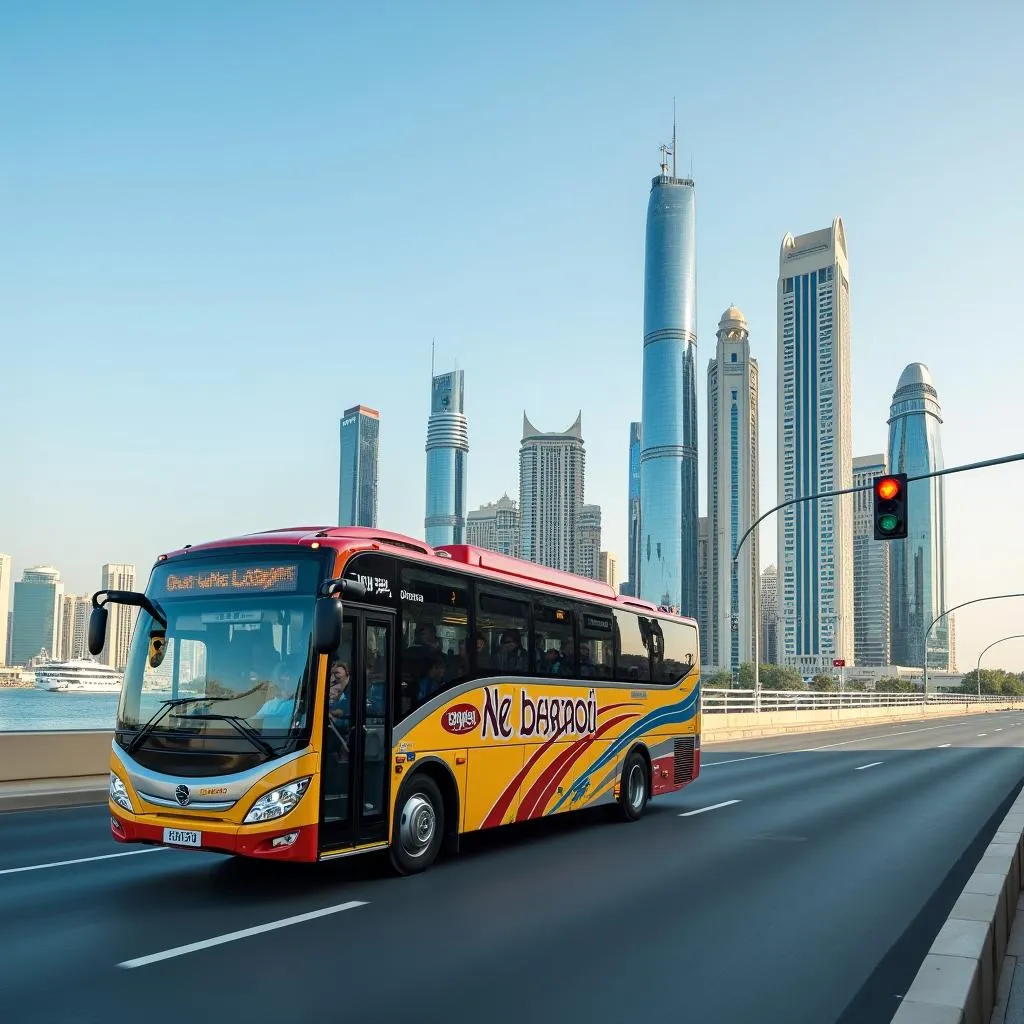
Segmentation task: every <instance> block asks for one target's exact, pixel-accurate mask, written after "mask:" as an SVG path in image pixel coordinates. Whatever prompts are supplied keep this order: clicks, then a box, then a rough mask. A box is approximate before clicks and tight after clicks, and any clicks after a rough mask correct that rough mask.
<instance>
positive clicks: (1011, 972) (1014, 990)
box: [989, 895, 1024, 1024]
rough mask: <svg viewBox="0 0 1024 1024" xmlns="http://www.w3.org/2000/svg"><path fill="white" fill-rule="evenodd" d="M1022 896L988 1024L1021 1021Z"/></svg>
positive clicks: (1023, 1002) (1023, 999) (1023, 1015)
mask: <svg viewBox="0 0 1024 1024" xmlns="http://www.w3.org/2000/svg"><path fill="white" fill-rule="evenodd" d="M1022 910H1024V895H1022V896H1021V897H1020V898H1019V899H1018V900H1017V912H1016V914H1015V915H1014V919H1013V927H1012V928H1011V929H1010V939H1009V941H1008V942H1007V943H1006V956H1004V957H1003V965H1002V968H1001V969H1000V972H999V984H998V987H997V988H996V1004H995V1006H994V1007H993V1008H992V1017H991V1018H990V1022H989V1024H1024V914H1022V913H1021V911H1022Z"/></svg>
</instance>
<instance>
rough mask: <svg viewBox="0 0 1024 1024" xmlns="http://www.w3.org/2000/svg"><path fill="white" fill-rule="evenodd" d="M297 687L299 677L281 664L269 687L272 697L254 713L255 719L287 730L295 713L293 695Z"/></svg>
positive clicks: (288, 667) (292, 670)
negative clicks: (260, 719)
mask: <svg viewBox="0 0 1024 1024" xmlns="http://www.w3.org/2000/svg"><path fill="white" fill-rule="evenodd" d="M298 686H299V675H298V673H297V672H295V671H294V669H292V668H291V667H290V666H288V665H285V664H284V663H283V662H282V663H281V664H279V665H278V666H277V668H276V669H275V670H274V680H273V685H272V687H271V693H272V694H273V696H272V697H271V698H270V700H268V701H267V702H266V703H265V704H264V705H263V707H261V708H260V709H259V711H257V712H256V714H255V716H254V717H255V718H262V719H263V722H264V725H270V726H271V727H272V728H277V729H287V728H288V726H289V724H290V723H291V719H292V715H293V714H294V711H295V694H296V691H297V690H298Z"/></svg>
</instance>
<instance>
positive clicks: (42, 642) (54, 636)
mask: <svg viewBox="0 0 1024 1024" xmlns="http://www.w3.org/2000/svg"><path fill="white" fill-rule="evenodd" d="M63 610H64V583H63V582H62V581H61V578H60V572H58V571H57V570H56V569H55V568H54V567H53V566H52V565H37V566H35V567H34V568H32V569H26V570H25V571H24V572H23V573H22V576H21V581H20V582H19V583H15V584H14V628H13V640H12V641H11V663H12V664H14V665H27V664H28V663H29V661H31V660H32V659H33V658H35V657H38V656H39V654H40V653H43V654H44V655H45V656H46V657H47V658H51V659H56V658H57V657H59V654H60V635H61V614H62V612H63Z"/></svg>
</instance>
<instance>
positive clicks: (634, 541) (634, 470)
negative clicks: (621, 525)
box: [626, 420, 640, 596]
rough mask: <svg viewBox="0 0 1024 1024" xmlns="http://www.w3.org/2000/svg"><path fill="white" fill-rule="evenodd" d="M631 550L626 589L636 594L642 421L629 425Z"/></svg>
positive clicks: (628, 559) (628, 556)
mask: <svg viewBox="0 0 1024 1024" xmlns="http://www.w3.org/2000/svg"><path fill="white" fill-rule="evenodd" d="M626 522H627V523H628V524H629V550H628V551H627V552H626V567H627V571H628V574H629V575H628V577H627V579H626V589H627V590H628V592H629V593H630V594H631V595H633V596H635V595H636V592H637V591H636V578H637V574H638V573H639V572H640V423H639V421H637V420H634V421H633V422H632V423H630V425H629V511H628V514H627V517H626Z"/></svg>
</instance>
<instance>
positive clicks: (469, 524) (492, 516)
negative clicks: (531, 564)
mask: <svg viewBox="0 0 1024 1024" xmlns="http://www.w3.org/2000/svg"><path fill="white" fill-rule="evenodd" d="M466 543H467V544H472V545H474V546H475V547H478V548H487V549H488V550H490V551H498V552H500V553H501V554H503V555H511V556H512V557H513V558H518V557H519V505H518V504H517V503H516V502H515V501H513V500H512V499H511V498H510V497H509V496H508V495H507V494H503V495H502V496H501V497H500V498H499V499H498V500H497V501H492V502H489V503H488V504H486V505H481V506H480V507H479V508H478V509H474V510H473V511H472V512H470V513H469V515H467V516H466Z"/></svg>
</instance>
